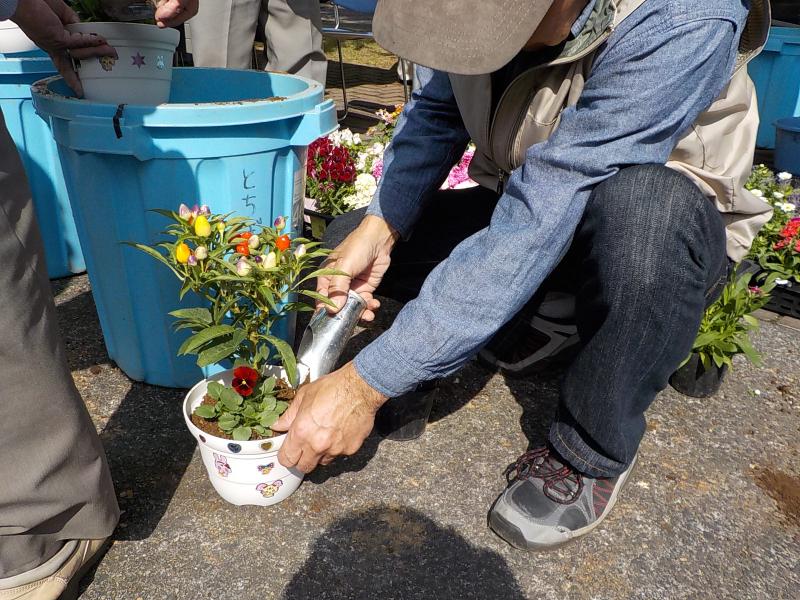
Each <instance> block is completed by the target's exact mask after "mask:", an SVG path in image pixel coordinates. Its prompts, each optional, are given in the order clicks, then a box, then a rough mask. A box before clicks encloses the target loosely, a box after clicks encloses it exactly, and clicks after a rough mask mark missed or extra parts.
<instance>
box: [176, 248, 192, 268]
mask: <svg viewBox="0 0 800 600" xmlns="http://www.w3.org/2000/svg"><path fill="white" fill-rule="evenodd" d="M191 255H192V251H191V250H189V246H187V245H186V244H184V243H180V244H178V247H177V248H175V260H177V261H178V262H179V263H182V264H186V263H187V262H188V260H189V257H190V256H191Z"/></svg>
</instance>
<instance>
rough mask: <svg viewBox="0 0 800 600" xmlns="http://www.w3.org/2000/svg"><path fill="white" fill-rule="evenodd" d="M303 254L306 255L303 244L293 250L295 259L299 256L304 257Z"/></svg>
mask: <svg viewBox="0 0 800 600" xmlns="http://www.w3.org/2000/svg"><path fill="white" fill-rule="evenodd" d="M305 253H306V245H305V244H300V245H299V246H298V247H297V248H295V250H294V255H295V256H296V257H297V258H300V257H301V256H304V255H305Z"/></svg>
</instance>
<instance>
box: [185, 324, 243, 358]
mask: <svg viewBox="0 0 800 600" xmlns="http://www.w3.org/2000/svg"><path fill="white" fill-rule="evenodd" d="M234 331H236V328H235V327H233V326H232V325H213V326H211V327H207V328H206V329H203V330H201V331H199V332H197V333H195V334H194V335H193V336H191V337H190V338H188V339H187V340H186V341H185V342H183V344H181V347H180V348H178V354H179V355H182V354H192V353H193V351H194V350H197V349H198V348H200V346H203V345H204V344H207V343H208V342H210V341H211V340H213V339H216V338H218V337H222V336H224V335H229V334H232V333H233V332H234ZM209 364H210V363H209ZM201 366H205V365H201Z"/></svg>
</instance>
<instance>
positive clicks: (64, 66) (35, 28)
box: [11, 0, 117, 97]
mask: <svg viewBox="0 0 800 600" xmlns="http://www.w3.org/2000/svg"><path fill="white" fill-rule="evenodd" d="M11 20H12V21H14V22H15V23H16V24H17V25H19V27H20V29H22V31H24V32H25V35H27V36H28V37H29V38H30V39H31V40H33V41H34V42H35V43H36V45H37V46H39V48H41V49H42V50H44V51H45V52H47V53H48V54H49V55H50V58H51V59H52V60H53V64H54V65H55V66H56V68H57V69H58V72H59V73H61V75H62V76H63V77H64V81H66V83H67V85H69V87H71V88H72V89H73V91H74V92H75V93H76V94H77V95H78V96H79V97H80V96H83V87H82V86H81V82H80V79H78V75H77V74H76V73H75V69H74V68H73V64H72V58H76V59H78V60H81V59H85V58H91V57H95V56H96V57H101V56H112V57H114V58H117V52H116V50H114V48H112V47H111V46H109V45H108V43H107V42H106V40H105V39H103V38H102V37H100V36H98V35H94V34H88V33H77V32H70V31H67V29H66V27H65V26H66V25H69V24H71V23H78V22H79V19H78V15H76V14H75V12H74V11H73V10H72V9H71V8H70V7H68V6H67V5H66V4H64V2H62V0H20V1H19V4H18V6H17V11H16V12H15V13H14V16H12V17H11Z"/></svg>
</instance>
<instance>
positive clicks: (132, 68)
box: [67, 23, 180, 105]
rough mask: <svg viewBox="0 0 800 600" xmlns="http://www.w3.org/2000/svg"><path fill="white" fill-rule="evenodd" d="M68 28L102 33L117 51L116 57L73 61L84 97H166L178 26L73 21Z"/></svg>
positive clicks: (113, 100) (135, 100)
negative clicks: (163, 27) (160, 26)
mask: <svg viewBox="0 0 800 600" xmlns="http://www.w3.org/2000/svg"><path fill="white" fill-rule="evenodd" d="M67 29H69V30H70V31H77V32H80V33H96V34H98V35H101V36H103V37H104V38H106V40H108V43H109V44H111V45H112V46H113V47H114V48H116V50H117V54H118V55H119V58H118V59H117V60H114V59H112V58H109V57H103V58H100V59H97V58H90V59H86V60H81V61H76V63H77V64H76V67H77V70H78V75H79V76H80V78H81V83H82V84H83V92H84V95H85V97H86V99H87V100H91V101H93V102H103V103H107V104H144V105H155V104H163V103H164V102H167V101H169V92H170V84H171V83H172V58H173V55H174V54H175V48H176V47H177V46H178V42H179V41H180V33H179V32H178V30H177V29H169V28H167V29H160V28H159V27H156V26H155V25H146V24H142V23H76V24H74V25H68V26H67Z"/></svg>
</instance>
